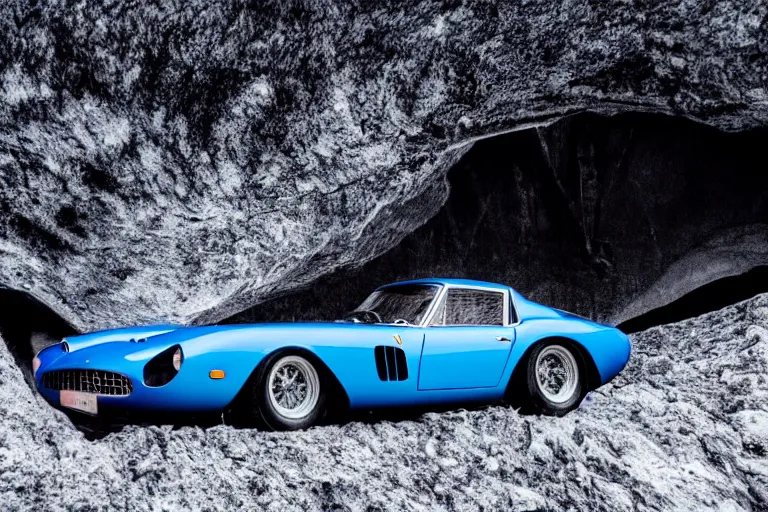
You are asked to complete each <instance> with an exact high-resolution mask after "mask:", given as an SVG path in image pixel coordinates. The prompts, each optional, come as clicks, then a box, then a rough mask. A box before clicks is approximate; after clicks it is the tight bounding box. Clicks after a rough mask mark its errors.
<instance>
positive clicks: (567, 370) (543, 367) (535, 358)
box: [522, 340, 586, 416]
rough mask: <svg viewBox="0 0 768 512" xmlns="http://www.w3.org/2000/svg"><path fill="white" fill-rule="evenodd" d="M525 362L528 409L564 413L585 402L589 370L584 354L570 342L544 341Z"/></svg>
mask: <svg viewBox="0 0 768 512" xmlns="http://www.w3.org/2000/svg"><path fill="white" fill-rule="evenodd" d="M525 365H526V366H525V369H526V378H525V382H524V390H523V391H524V392H525V394H526V395H527V397H526V400H524V403H523V404H522V405H523V407H522V408H523V410H524V411H525V412H531V413H534V414H546V415H552V416H562V415H564V414H566V413H567V412H569V411H571V410H573V409H575V408H576V407H578V405H579V403H581V400H582V398H583V397H584V390H585V389H586V385H585V378H586V371H585V369H584V365H583V363H582V362H581V356H580V354H579V353H578V352H576V351H575V350H574V349H573V348H571V347H570V346H569V345H567V344H565V343H563V342H560V341H554V340H553V341H549V342H544V343H541V344H539V345H537V346H535V347H534V348H533V350H532V351H531V353H530V354H529V356H528V358H527V360H526V361H525Z"/></svg>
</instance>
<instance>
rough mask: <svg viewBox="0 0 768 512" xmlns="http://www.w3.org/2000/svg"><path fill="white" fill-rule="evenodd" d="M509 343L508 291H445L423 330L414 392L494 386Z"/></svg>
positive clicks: (511, 334) (511, 331) (511, 338)
mask: <svg viewBox="0 0 768 512" xmlns="http://www.w3.org/2000/svg"><path fill="white" fill-rule="evenodd" d="M514 341H515V329H514V327H512V326H510V325H509V295H508V292H507V291H504V290H502V289H485V288H482V289H481V288H471V287H455V286H452V287H447V288H446V289H445V292H444V294H443V297H442V298H441V300H440V304H439V305H438V306H437V308H436V310H435V313H434V314H433V316H432V319H431V320H430V322H429V325H428V326H427V328H426V329H425V337H424V347H423V351H422V356H421V365H420V369H419V384H418V389H419V390H437V389H467V388H483V387H494V386H497V385H498V383H499V380H500V379H501V375H502V373H503V372H504V367H505V366H506V364H507V359H508V358H509V353H510V351H511V350H512V344H513V343H514Z"/></svg>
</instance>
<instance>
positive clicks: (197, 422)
mask: <svg viewBox="0 0 768 512" xmlns="http://www.w3.org/2000/svg"><path fill="white" fill-rule="evenodd" d="M494 405H498V404H478V403H459V404H445V405H438V406H430V407H426V406H418V407H417V406H412V407H388V408H381V409H374V410H353V411H346V412H336V413H334V414H332V415H331V416H328V417H326V418H325V419H324V420H323V421H321V422H320V423H319V424H318V426H329V425H346V424H348V423H364V424H374V423H380V422H392V423H399V422H403V421H418V420H419V419H420V418H421V416H423V415H424V414H427V413H445V412H450V411H459V410H468V411H479V410H483V409H487V408H488V407H492V406H494ZM54 407H55V406H54ZM56 408H57V409H59V410H61V411H62V412H64V413H65V414H66V415H67V417H69V419H70V420H71V421H72V423H73V425H74V426H75V427H76V428H77V429H78V430H79V431H81V432H82V433H83V435H84V436H85V438H86V439H88V440H89V441H98V440H100V439H103V438H105V437H106V436H108V435H110V434H113V433H117V432H120V431H122V430H123V429H124V428H126V427H128V426H138V427H150V426H168V425H170V426H171V427H172V428H173V429H174V430H176V429H180V428H184V427H197V428H202V429H208V428H211V427H216V426H219V425H228V426H231V427H232V428H235V429H238V430H240V429H252V430H263V429H260V428H259V427H258V426H257V427H246V426H241V425H236V424H232V423H231V422H230V421H228V420H227V417H226V414H223V413H215V414H214V413H211V414H196V415H179V414H173V415H170V414H168V415H165V414H154V413H153V414H134V415H130V416H126V415H124V414H120V415H118V414H115V415H111V414H109V413H107V414H105V415H99V416H98V417H93V416H89V415H87V414H83V413H79V412H77V411H72V410H68V409H62V408H59V407H56Z"/></svg>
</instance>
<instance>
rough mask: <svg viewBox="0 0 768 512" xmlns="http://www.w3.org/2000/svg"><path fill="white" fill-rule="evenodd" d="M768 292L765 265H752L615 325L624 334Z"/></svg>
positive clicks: (766, 268)
mask: <svg viewBox="0 0 768 512" xmlns="http://www.w3.org/2000/svg"><path fill="white" fill-rule="evenodd" d="M766 292H768V266H760V267H757V268H753V269H752V270H750V271H749V272H745V273H743V274H739V275H737V276H730V277H725V278H722V279H718V280H717V281H713V282H711V283H708V284H706V285H704V286H702V287H700V288H697V289H696V290H694V291H692V292H690V293H688V294H686V295H684V296H683V297H680V298H679V299H677V300H675V301H674V302H671V303H670V304H667V305H666V306H662V307H660V308H657V309H654V310H652V311H649V312H648V313H645V314H644V315H640V316H638V317H635V318H632V319H631V320H627V321H626V322H622V323H620V324H619V325H618V326H617V327H618V328H619V329H621V330H622V331H624V332H625V333H627V334H631V333H635V332H640V331H644V330H647V329H650V328H651V327H655V326H657V325H664V324H671V323H674V322H679V321H681V320H685V319H686V318H693V317H696V316H700V315H703V314H705V313H709V312H712V311H717V310H719V309H722V308H724V307H726V306H729V305H731V304H736V303H737V302H741V301H743V300H747V299H749V298H751V297H754V296H755V295H759V294H761V293H766Z"/></svg>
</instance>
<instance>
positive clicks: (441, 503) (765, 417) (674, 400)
mask: <svg viewBox="0 0 768 512" xmlns="http://www.w3.org/2000/svg"><path fill="white" fill-rule="evenodd" d="M632 342H633V347H634V351H633V356H632V360H631V362H630V364H629V366H628V367H627V368H626V369H625V371H624V372H623V373H622V374H621V375H620V376H619V377H618V378H617V379H615V380H614V381H613V382H612V383H611V384H609V385H607V386H605V387H604V388H602V389H600V390H598V391H596V392H593V393H591V394H590V395H589V396H588V397H587V399H586V400H585V402H584V403H583V405H582V406H581V407H580V408H579V409H578V410H577V411H575V412H573V413H571V414H569V415H568V416H567V417H565V418H543V417H532V416H528V417H524V416H520V415H518V414H517V413H516V412H515V411H514V410H510V409H507V408H503V407H489V408H486V409H481V410H474V411H465V410H458V411H454V412H448V413H440V414H438V413H429V414H425V415H423V416H422V417H420V418H418V419H416V420H415V421H400V422H388V421H382V422H379V423H373V424H367V423H360V422H353V423H349V424H346V425H340V426H328V427H320V428H314V429H311V430H309V431H305V432H295V433H265V432H259V431H247V430H235V429H233V428H230V427H227V426H217V427H214V428H210V429H207V430H203V429H200V428H195V427H184V428H181V429H177V430H172V429H171V428H170V427H150V428H146V427H128V428H126V429H124V430H123V431H121V432H119V433H116V434H110V435H108V436H107V437H105V438H104V439H102V440H99V441H94V442H89V441H87V440H86V439H85V438H84V437H83V435H82V434H81V433H80V432H79V431H78V430H76V429H75V428H74V427H73V426H72V425H71V424H70V422H69V421H68V419H67V418H66V416H65V415H64V414H62V413H60V412H57V411H55V410H53V409H51V408H50V407H48V406H47V405H46V404H45V403H44V402H43V401H42V399H40V398H39V397H38V396H37V395H36V394H35V393H34V392H33V391H32V390H30V388H29V387H28V386H27V384H26V382H25V380H24V378H23V374H22V371H21V370H20V369H19V368H18V367H17V366H16V365H15V363H14V362H13V358H12V357H11V356H10V354H9V352H8V351H7V350H6V347H5V344H2V343H0V417H1V418H2V423H1V424H0V503H3V508H4V509H6V510H26V509H32V508H35V509H41V508H45V509H50V510H102V509H129V510H149V509H152V510H171V509H179V508H184V509H208V510H233V509H235V508H253V509H265V510H280V511H289V510H319V509H339V510H383V509H401V510H478V509H485V510H495V509H505V510H566V509H572V510H573V509H575V510H610V511H621V510H641V511H642V510H732V511H740V510H765V509H766V507H768V294H766V295H761V296H757V297H755V298H753V299H751V300H748V301H745V302H742V303H739V304H736V305H734V306H730V307H727V308H725V309H723V310H721V311H717V312H714V313H710V314H707V315H704V316H701V317H699V318H695V319H690V320H686V321H683V322H680V323H677V324H672V325H667V326H662V327H656V328H653V329H650V330H648V331H645V332H642V333H639V334H637V335H633V337H632Z"/></svg>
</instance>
